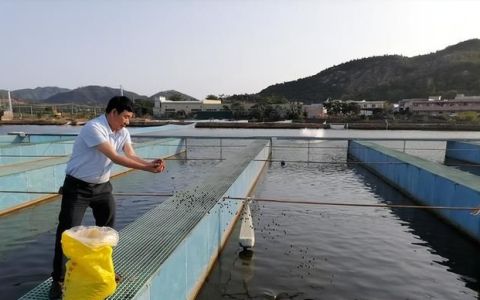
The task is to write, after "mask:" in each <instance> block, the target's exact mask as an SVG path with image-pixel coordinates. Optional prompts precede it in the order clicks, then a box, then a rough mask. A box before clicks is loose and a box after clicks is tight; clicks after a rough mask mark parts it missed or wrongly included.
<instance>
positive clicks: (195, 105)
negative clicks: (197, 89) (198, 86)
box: [153, 97, 224, 118]
mask: <svg viewBox="0 0 480 300" xmlns="http://www.w3.org/2000/svg"><path fill="white" fill-rule="evenodd" d="M154 101H155V102H154V106H153V115H154V116H155V117H159V118H161V117H169V116H178V115H183V116H188V115H193V114H195V113H198V112H218V111H222V110H224V105H223V104H222V101H221V100H209V99H206V100H200V101H171V100H166V99H165V97H155V100H154Z"/></svg>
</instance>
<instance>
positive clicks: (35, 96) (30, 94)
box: [12, 86, 70, 101]
mask: <svg viewBox="0 0 480 300" xmlns="http://www.w3.org/2000/svg"><path fill="white" fill-rule="evenodd" d="M68 91H70V90H69V89H64V88H59V87H55V86H46V87H37V88H34V89H21V90H14V91H12V97H14V98H16V99H23V100H32V101H41V100H45V99H47V98H49V97H51V96H54V95H56V94H59V93H64V92H68Z"/></svg>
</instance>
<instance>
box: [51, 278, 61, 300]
mask: <svg viewBox="0 0 480 300" xmlns="http://www.w3.org/2000/svg"><path fill="white" fill-rule="evenodd" d="M62 296H63V283H61V282H58V281H55V280H54V281H52V285H51V286H50V291H49V292H48V298H49V299H50V300H59V299H62Z"/></svg>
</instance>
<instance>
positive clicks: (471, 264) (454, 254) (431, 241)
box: [351, 165, 480, 293]
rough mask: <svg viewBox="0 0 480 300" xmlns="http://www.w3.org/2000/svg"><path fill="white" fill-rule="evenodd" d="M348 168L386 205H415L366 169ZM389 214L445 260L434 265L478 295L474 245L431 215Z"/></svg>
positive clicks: (403, 211)
mask: <svg viewBox="0 0 480 300" xmlns="http://www.w3.org/2000/svg"><path fill="white" fill-rule="evenodd" d="M351 168H352V169H353V170H354V171H355V172H356V173H357V174H358V175H359V176H361V177H362V178H363V180H365V182H366V183H368V184H369V186H370V187H371V189H372V191H373V192H374V193H375V194H377V195H379V196H380V197H381V198H383V199H387V200H388V204H407V205H411V204H417V203H414V202H412V200H410V199H409V198H408V197H406V196H404V195H402V194H400V193H399V192H398V191H397V190H396V189H394V188H393V187H392V186H390V185H387V184H385V183H384V182H383V181H382V180H381V179H380V178H379V177H377V176H375V175H374V174H372V173H371V172H369V171H367V170H366V169H364V168H362V167H360V166H358V165H351ZM392 212H393V213H394V214H395V215H397V216H398V217H399V218H400V219H401V220H403V221H405V222H404V224H403V225H404V226H408V227H409V228H411V230H412V233H413V234H415V235H418V236H419V237H420V239H421V240H423V241H424V242H425V244H424V246H428V247H430V248H431V251H432V252H434V253H436V254H438V255H440V256H442V257H444V258H446V259H444V260H442V261H438V262H437V263H439V264H442V265H445V266H447V267H448V269H449V270H450V271H451V272H453V273H456V274H459V275H461V279H462V280H463V281H464V282H465V284H466V286H467V287H469V288H471V289H473V290H475V291H477V293H479V291H480V282H479V280H478V279H479V278H480V258H479V257H478V249H479V245H478V243H477V242H475V241H473V240H472V239H470V238H468V237H466V236H465V235H463V234H462V233H460V232H459V231H458V230H456V229H454V228H453V227H452V226H450V225H448V224H446V223H444V222H443V221H441V220H439V218H438V217H437V216H436V215H434V213H432V212H429V211H426V210H421V209H404V208H394V209H392ZM479 221H480V219H479Z"/></svg>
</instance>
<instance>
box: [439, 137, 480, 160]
mask: <svg viewBox="0 0 480 300" xmlns="http://www.w3.org/2000/svg"><path fill="white" fill-rule="evenodd" d="M445 157H446V158H453V159H456V160H459V161H464V162H469V163H473V164H480V144H478V143H472V142H468V143H467V142H461V141H447V148H446V151H445Z"/></svg>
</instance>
